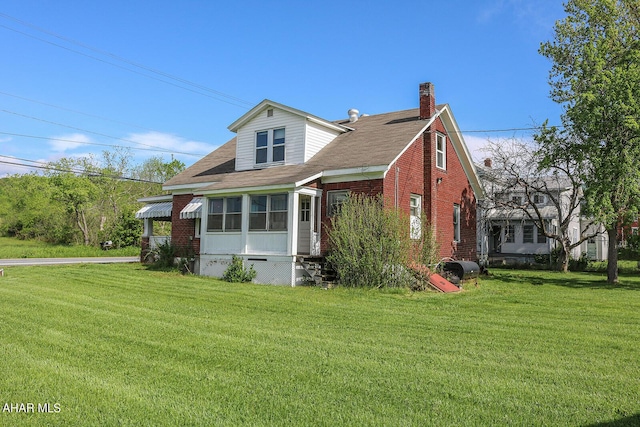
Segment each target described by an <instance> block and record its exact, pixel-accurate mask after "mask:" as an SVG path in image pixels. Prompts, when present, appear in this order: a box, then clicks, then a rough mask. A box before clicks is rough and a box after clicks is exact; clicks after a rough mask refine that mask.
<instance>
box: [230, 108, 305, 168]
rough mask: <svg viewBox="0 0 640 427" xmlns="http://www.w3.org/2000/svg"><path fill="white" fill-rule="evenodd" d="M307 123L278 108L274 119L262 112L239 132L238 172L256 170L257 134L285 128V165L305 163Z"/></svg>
mask: <svg viewBox="0 0 640 427" xmlns="http://www.w3.org/2000/svg"><path fill="white" fill-rule="evenodd" d="M305 122H306V119H305V118H304V117H301V116H298V115H295V114H291V113H289V112H287V111H284V110H280V109H277V108H273V116H272V117H267V110H264V111H262V112H260V114H258V115H257V116H256V117H255V118H254V119H253V120H251V121H250V122H249V123H247V124H246V125H244V126H243V127H242V128H240V129H239V130H238V135H237V146H236V170H239V171H240V170H249V169H254V167H255V138H256V136H255V135H256V132H258V131H262V130H269V129H278V128H285V156H284V158H285V163H286V164H288V165H291V164H301V163H303V162H304V151H303V150H304V136H305ZM262 166H264V165H262Z"/></svg>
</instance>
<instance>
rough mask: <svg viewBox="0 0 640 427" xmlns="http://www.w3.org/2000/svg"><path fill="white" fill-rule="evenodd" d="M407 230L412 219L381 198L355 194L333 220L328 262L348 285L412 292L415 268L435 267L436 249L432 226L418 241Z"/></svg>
mask: <svg viewBox="0 0 640 427" xmlns="http://www.w3.org/2000/svg"><path fill="white" fill-rule="evenodd" d="M409 231H410V221H409V217H408V216H407V215H404V214H403V213H401V212H400V211H398V210H396V209H390V208H384V206H383V200H382V198H381V197H368V196H364V195H351V196H350V197H349V198H348V199H347V200H346V201H345V202H344V203H343V204H342V205H341V207H340V212H339V214H338V215H336V216H335V217H334V218H332V221H331V230H330V231H329V244H330V252H329V254H328V256H327V261H328V262H329V263H330V265H331V266H332V268H333V269H334V270H335V271H336V273H337V276H338V280H339V282H340V284H341V285H344V286H348V287H374V288H385V287H390V288H393V287H414V285H415V280H416V279H415V277H414V275H413V274H412V272H413V268H414V267H415V265H414V264H416V263H417V264H427V265H429V264H432V263H433V261H434V260H435V257H436V256H437V248H436V246H435V243H434V241H435V240H434V238H433V231H432V228H431V227H428V226H426V224H424V225H423V226H422V233H421V236H420V238H419V239H415V240H412V239H411V236H410V232H409Z"/></svg>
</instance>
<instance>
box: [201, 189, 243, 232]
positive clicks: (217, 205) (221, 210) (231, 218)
mask: <svg viewBox="0 0 640 427" xmlns="http://www.w3.org/2000/svg"><path fill="white" fill-rule="evenodd" d="M241 226H242V196H238V197H225V198H222V197H218V198H215V199H209V215H208V218H207V231H240V229H241Z"/></svg>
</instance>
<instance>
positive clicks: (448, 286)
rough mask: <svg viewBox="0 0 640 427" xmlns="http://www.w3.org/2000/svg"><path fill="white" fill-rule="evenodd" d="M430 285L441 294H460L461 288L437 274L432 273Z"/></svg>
mask: <svg viewBox="0 0 640 427" xmlns="http://www.w3.org/2000/svg"><path fill="white" fill-rule="evenodd" d="M429 284H430V285H431V286H433V287H434V288H436V289H437V290H439V291H440V292H445V293H448V292H460V288H459V287H457V286H456V285H454V284H453V283H451V282H450V281H448V280H447V279H445V278H444V277H442V276H441V275H439V274H437V273H431V275H430V276H429Z"/></svg>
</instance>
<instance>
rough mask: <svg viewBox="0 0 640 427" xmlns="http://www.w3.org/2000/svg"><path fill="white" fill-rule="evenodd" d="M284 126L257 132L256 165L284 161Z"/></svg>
mask: <svg viewBox="0 0 640 427" xmlns="http://www.w3.org/2000/svg"><path fill="white" fill-rule="evenodd" d="M284 148H285V131H284V128H278V129H269V130H263V131H260V132H256V165H260V164H265V163H278V162H284V152H285V150H284Z"/></svg>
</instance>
